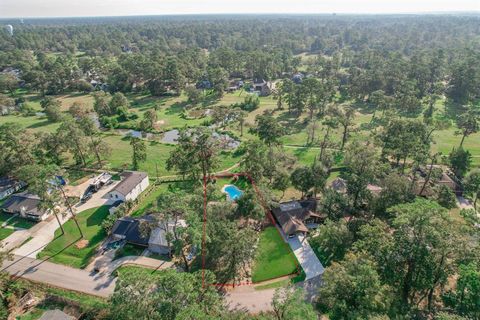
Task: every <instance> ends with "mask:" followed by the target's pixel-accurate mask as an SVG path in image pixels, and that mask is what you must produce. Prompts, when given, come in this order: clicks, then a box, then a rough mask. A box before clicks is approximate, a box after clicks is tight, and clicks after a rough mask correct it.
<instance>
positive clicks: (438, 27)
mask: <svg viewBox="0 0 480 320" xmlns="http://www.w3.org/2000/svg"><path fill="white" fill-rule="evenodd" d="M8 23H13V26H14V34H15V36H14V37H9V36H8V35H6V34H2V36H1V38H0V49H1V50H2V51H5V50H13V49H15V48H16V49H21V50H34V51H36V50H38V51H50V52H64V53H67V52H70V53H73V52H75V51H84V52H87V53H88V54H99V53H103V54H115V55H119V54H120V53H121V46H122V45H128V46H130V47H131V48H133V49H135V50H139V51H141V52H146V51H162V52H180V51H183V50H186V49H189V48H197V47H198V48H203V49H208V50H214V49H218V48H222V47H229V48H233V49H235V50H238V51H253V50H255V49H258V48H264V47H266V48H282V49H287V50H289V51H291V52H293V53H300V52H306V51H319V52H322V53H325V54H329V55H330V54H332V53H334V52H335V51H337V50H339V49H343V48H351V49H352V50H354V51H359V50H363V49H364V48H366V47H370V48H378V49H381V50H385V51H403V53H405V54H407V55H408V54H410V52H411V51H412V50H414V49H415V48H419V47H421V48H435V47H444V48H446V47H449V46H462V45H463V44H465V43H467V42H469V41H470V40H473V39H474V38H475V37H477V36H478V32H479V27H478V16H475V15H473V16H326V15H320V16H260V17H258V16H193V17H134V18H125V17H122V18H90V19H68V20H67V19H39V20H26V22H25V23H24V24H20V23H18V22H16V23H14V22H11V21H9V22H8ZM477 41H478V39H477ZM477 45H478V42H477Z"/></svg>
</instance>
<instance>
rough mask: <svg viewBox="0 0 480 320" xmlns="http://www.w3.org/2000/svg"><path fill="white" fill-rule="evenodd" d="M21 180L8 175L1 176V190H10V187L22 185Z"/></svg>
mask: <svg viewBox="0 0 480 320" xmlns="http://www.w3.org/2000/svg"><path fill="white" fill-rule="evenodd" d="M20 186H21V182H20V181H18V180H15V179H11V178H8V177H0V192H3V191H5V190H8V189H10V188H15V187H20Z"/></svg>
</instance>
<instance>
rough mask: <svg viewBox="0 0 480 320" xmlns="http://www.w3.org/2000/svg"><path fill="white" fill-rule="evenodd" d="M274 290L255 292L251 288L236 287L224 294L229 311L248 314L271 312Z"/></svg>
mask: <svg viewBox="0 0 480 320" xmlns="http://www.w3.org/2000/svg"><path fill="white" fill-rule="evenodd" d="M274 293H275V289H266V290H258V291H257V290H255V289H254V287H253V286H241V287H237V288H235V289H233V290H231V291H229V292H227V293H226V294H225V301H226V302H227V306H228V308H229V309H230V310H242V311H248V312H250V313H260V312H262V311H263V312H266V311H272V310H273V308H272V299H273V294H274Z"/></svg>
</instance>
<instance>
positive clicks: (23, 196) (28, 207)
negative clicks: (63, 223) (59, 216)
mask: <svg viewBox="0 0 480 320" xmlns="http://www.w3.org/2000/svg"><path fill="white" fill-rule="evenodd" d="M40 203H41V200H40V197H38V196H37V195H34V194H30V193H28V192H22V193H18V194H14V195H12V196H11V197H10V198H8V199H7V200H6V201H5V202H4V203H3V204H2V206H1V207H0V208H1V209H2V210H3V211H4V212H7V213H11V214H18V215H20V216H21V217H24V218H27V219H30V220H34V221H42V220H45V219H46V218H47V217H48V215H49V214H50V210H45V209H42V208H40Z"/></svg>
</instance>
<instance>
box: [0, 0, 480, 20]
mask: <svg viewBox="0 0 480 320" xmlns="http://www.w3.org/2000/svg"><path fill="white" fill-rule="evenodd" d="M452 11H463V12H464V11H469V12H471V11H476V12H480V0H263V1H262V0H0V18H13V17H22V18H27V17H82V16H128V15H166V14H208V13H333V12H335V13H372V14H378V13H426V12H452Z"/></svg>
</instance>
